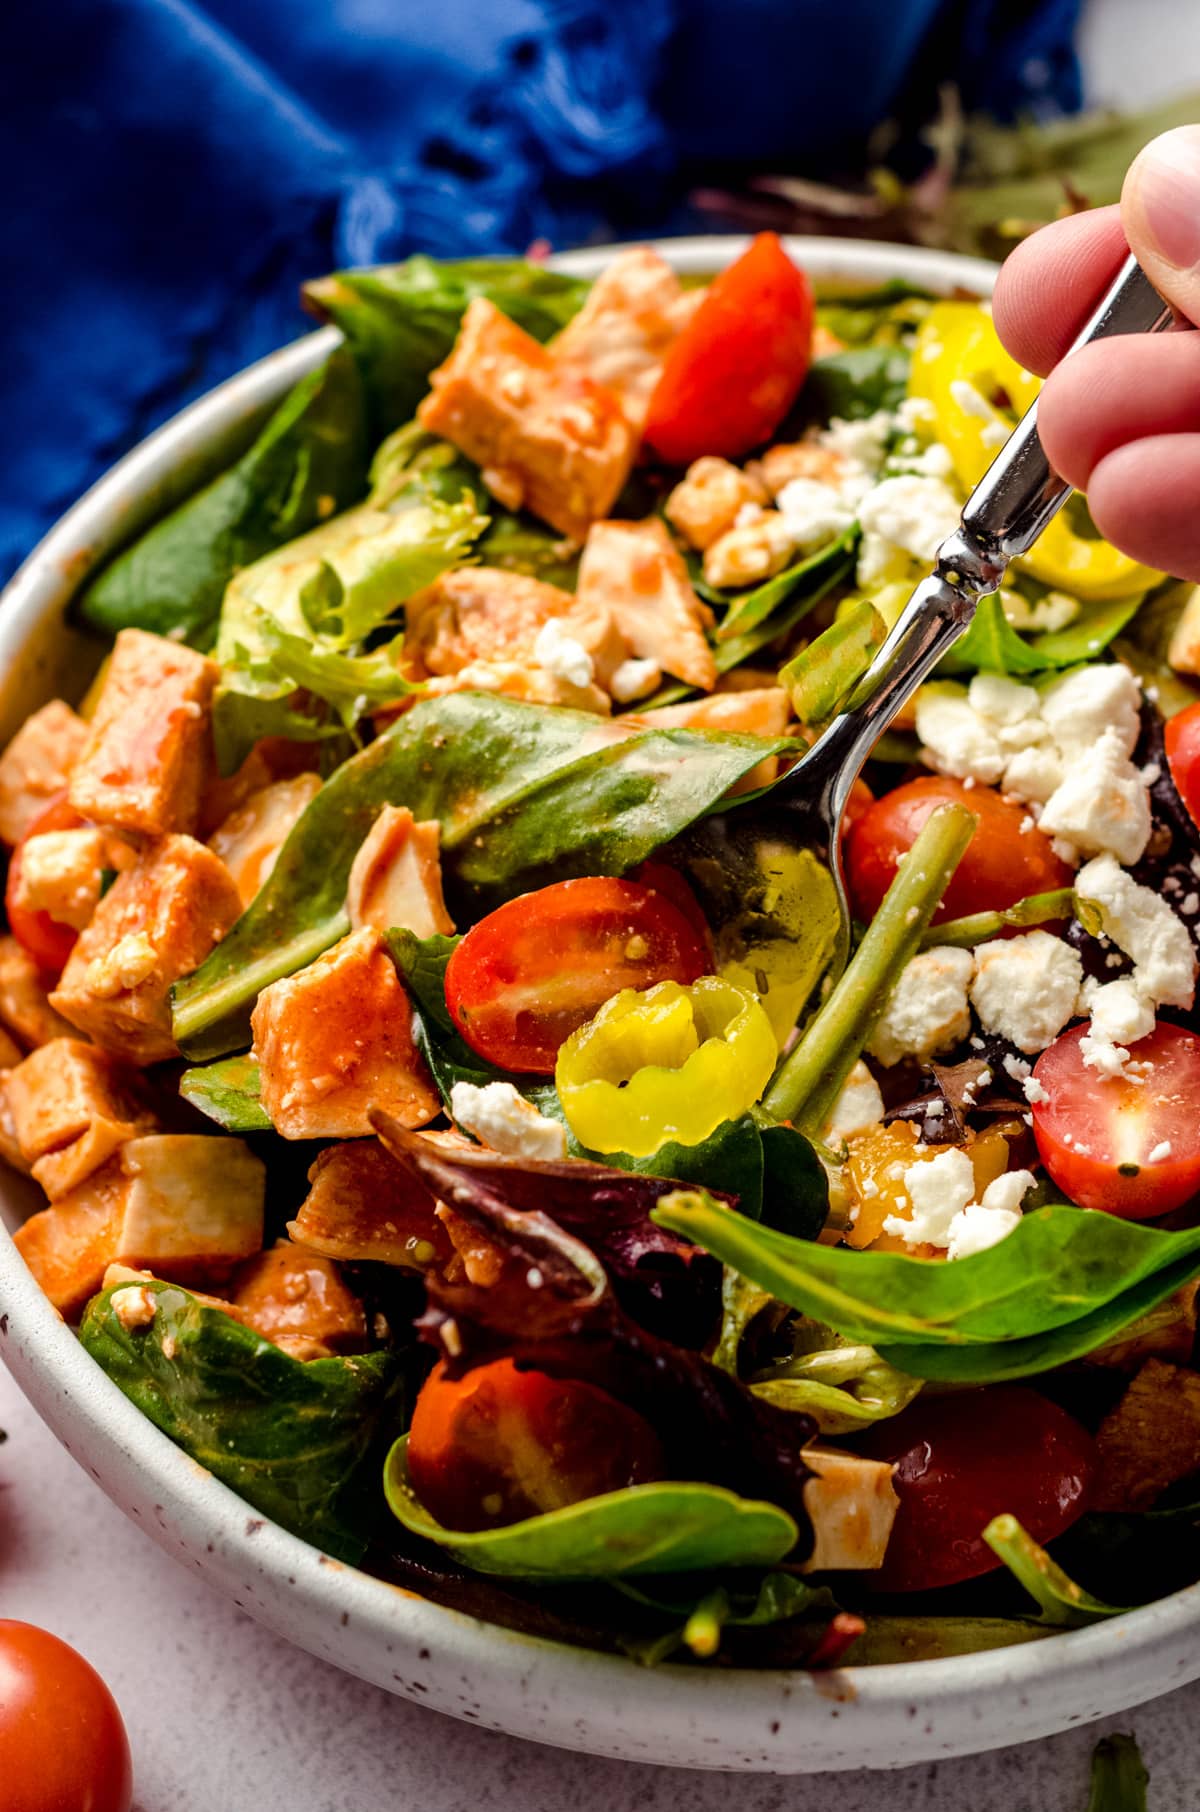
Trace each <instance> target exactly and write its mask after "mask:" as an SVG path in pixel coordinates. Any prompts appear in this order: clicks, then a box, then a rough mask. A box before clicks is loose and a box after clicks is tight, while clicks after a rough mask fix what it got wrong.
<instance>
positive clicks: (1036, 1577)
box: [983, 1516, 1129, 1630]
mask: <svg viewBox="0 0 1200 1812" xmlns="http://www.w3.org/2000/svg"><path fill="white" fill-rule="evenodd" d="M983 1539H984V1541H985V1542H986V1543H987V1545H988V1547H989V1548H990V1549H991V1550H992V1553H993V1554H998V1555H999V1557H1000V1559H1001V1560H1002V1561H1003V1562H1004V1564H1005V1566H1006V1567H1007V1568H1008V1570H1009V1572H1010V1573H1011V1574H1012V1575H1013V1577H1014V1578H1015V1579H1016V1580H1017V1581H1018V1582H1019V1583H1020V1584H1021V1585H1023V1586H1024V1588H1025V1590H1026V1591H1027V1592H1028V1593H1029V1596H1030V1597H1031V1598H1033V1599H1034V1600H1035V1601H1036V1602H1037V1604H1038V1606H1039V1609H1038V1612H1037V1615H1036V1617H1035V1618H1034V1621H1035V1622H1037V1623H1049V1624H1052V1625H1053V1626H1054V1627H1055V1628H1056V1629H1066V1630H1070V1629H1082V1628H1083V1627H1084V1626H1085V1625H1086V1624H1089V1623H1102V1622H1104V1620H1105V1619H1106V1618H1108V1617H1123V1616H1124V1615H1125V1612H1126V1610H1127V1609H1128V1608H1129V1607H1128V1606H1127V1605H1126V1606H1120V1605H1113V1604H1104V1603H1103V1602H1102V1600H1100V1599H1099V1598H1093V1597H1092V1595H1091V1593H1090V1592H1085V1591H1084V1589H1083V1587H1082V1586H1078V1585H1076V1584H1075V1581H1074V1580H1073V1579H1070V1578H1069V1577H1068V1576H1067V1574H1066V1573H1064V1572H1063V1570H1062V1568H1061V1567H1060V1566H1059V1564H1058V1562H1057V1561H1055V1560H1052V1559H1051V1558H1050V1556H1049V1554H1047V1552H1046V1550H1045V1548H1042V1547H1039V1546H1038V1544H1037V1542H1035V1541H1034V1539H1033V1537H1032V1535H1030V1534H1029V1532H1028V1530H1027V1529H1023V1528H1022V1527H1021V1524H1020V1523H1019V1522H1018V1521H1017V1519H1016V1517H1015V1516H994V1517H993V1518H992V1520H991V1522H990V1523H989V1524H988V1526H987V1528H986V1529H985V1530H984V1531H983Z"/></svg>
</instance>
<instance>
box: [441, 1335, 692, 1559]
mask: <svg viewBox="0 0 1200 1812" xmlns="http://www.w3.org/2000/svg"><path fill="white" fill-rule="evenodd" d="M662 1469H663V1459H662V1448H661V1446H660V1444H659V1439H658V1436H657V1435H656V1434H655V1432H654V1430H653V1429H652V1428H651V1426H650V1424H649V1422H647V1421H646V1420H645V1418H644V1417H643V1416H640V1415H639V1414H638V1413H637V1411H636V1410H634V1409H630V1408H628V1406H627V1405H626V1404H624V1403H618V1401H617V1400H616V1398H615V1397H610V1396H609V1395H608V1393H607V1392H606V1391H602V1390H598V1389H597V1388H596V1386H595V1385H594V1384H583V1383H580V1382H579V1381H578V1380H576V1379H571V1378H562V1379H560V1378H548V1377H547V1376H546V1374H545V1373H544V1372H531V1371H518V1370H517V1368H516V1366H515V1365H514V1364H513V1362H512V1360H511V1359H497V1360H495V1361H494V1362H493V1363H492V1364H491V1365H481V1366H478V1367H477V1368H476V1369H475V1370H474V1371H471V1372H468V1373H467V1374H466V1376H465V1377H464V1378H459V1379H453V1378H448V1377H447V1376H446V1368H445V1366H444V1365H440V1364H439V1365H436V1366H435V1367H434V1368H433V1371H432V1372H431V1373H430V1374H429V1377H428V1378H427V1379H426V1381H425V1383H424V1385H423V1386H422V1388H421V1391H420V1394H419V1395H418V1397H417V1401H416V1406H415V1408H414V1410H413V1419H412V1427H411V1429H410V1430H409V1436H408V1476H409V1478H410V1480H411V1481H412V1487H413V1490H414V1491H415V1492H416V1494H417V1496H418V1497H419V1498H420V1500H421V1502H422V1503H423V1504H424V1506H425V1508H426V1509H427V1510H429V1511H431V1512H432V1514H433V1515H434V1516H435V1517H436V1518H437V1520H438V1521H439V1522H440V1523H441V1524H443V1526H444V1527H445V1528H447V1529H490V1528H495V1527H498V1526H499V1525H501V1524H504V1523H512V1522H517V1521H519V1520H520V1519H521V1518H523V1517H526V1516H537V1515H540V1514H541V1513H543V1512H544V1511H547V1510H560V1509H562V1508H563V1507H564V1506H565V1505H567V1504H576V1503H579V1502H580V1500H581V1499H583V1498H585V1497H596V1496H598V1495H599V1494H600V1493H601V1492H605V1491H617V1490H620V1489H621V1488H622V1487H623V1486H625V1485H642V1484H646V1483H647V1482H648V1481H650V1480H651V1479H657V1478H661V1476H662Z"/></svg>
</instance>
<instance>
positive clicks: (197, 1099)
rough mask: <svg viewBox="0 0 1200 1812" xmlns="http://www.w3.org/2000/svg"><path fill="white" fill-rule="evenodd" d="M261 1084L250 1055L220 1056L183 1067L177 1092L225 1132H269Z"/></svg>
mask: <svg viewBox="0 0 1200 1812" xmlns="http://www.w3.org/2000/svg"><path fill="white" fill-rule="evenodd" d="M261 1083H262V1078H261V1076H260V1075H259V1069H258V1064H257V1063H256V1061H255V1060H254V1058H253V1057H248V1056H246V1057H223V1058H221V1059H220V1060H219V1061H218V1062H217V1063H206V1064H204V1065H203V1066H202V1067H201V1068H199V1069H190V1070H184V1072H183V1075H182V1076H181V1077H180V1078H179V1092H180V1094H181V1095H182V1096H183V1098H184V1100H185V1101H190V1102H191V1104H192V1106H193V1107H195V1108H199V1110H200V1112H201V1113H202V1114H207V1115H208V1117H209V1119H210V1120H215V1121H216V1122H217V1125H218V1126H223V1127H224V1128H225V1130H226V1131H227V1132H237V1133H247V1132H270V1131H271V1122H270V1120H269V1119H268V1117H267V1112H266V1109H265V1108H264V1107H263V1104H262V1101H261V1099H260V1088H261Z"/></svg>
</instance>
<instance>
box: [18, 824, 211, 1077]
mask: <svg viewBox="0 0 1200 1812" xmlns="http://www.w3.org/2000/svg"><path fill="white" fill-rule="evenodd" d="M240 912H241V901H240V899H239V898H238V891H237V888H236V887H235V886H234V883H233V877H232V875H231V874H230V873H229V870H228V869H227V868H226V867H225V864H224V863H223V862H222V861H221V860H220V859H219V858H218V857H217V856H214V855H213V853H212V851H211V850H208V849H205V847H204V845H203V844H202V843H196V842H194V841H193V839H192V838H191V837H174V836H173V837H163V838H161V839H160V840H159V841H158V842H157V843H153V844H151V845H150V847H149V848H148V849H147V850H146V852H145V853H144V854H143V855H142V856H141V857H139V859H138V860H137V861H136V862H135V864H134V866H133V867H132V868H128V869H126V871H125V873H124V874H122V875H119V876H118V877H117V879H116V880H115V881H114V882H113V884H112V886H111V887H110V888H109V890H108V892H107V893H106V894H105V896H104V898H103V899H102V900H101V902H100V904H99V906H98V907H97V908H96V912H95V915H94V917H93V918H92V921H91V923H90V924H89V925H88V927H87V929H86V930H85V931H84V932H82V934H81V935H80V938H79V941H78V943H77V944H76V945H75V948H74V950H73V951H72V952H71V955H70V957H69V958H68V960H67V966H66V968H65V969H64V970H63V972H62V976H61V978H60V979H59V983H58V986H57V988H56V989H55V990H54V992H53V994H52V995H51V996H50V1003H51V1005H52V1006H53V1007H55V1008H56V1009H57V1010H58V1012H60V1013H62V1014H63V1015H64V1016H65V1017H66V1018H67V1019H69V1020H70V1021H71V1023H72V1025H75V1026H78V1027H79V1029H80V1030H81V1031H84V1032H87V1033H89V1034H90V1035H91V1037H93V1038H94V1039H95V1040H96V1042H97V1044H102V1045H104V1046H105V1048H106V1049H108V1050H111V1051H116V1052H118V1053H119V1054H120V1055H122V1056H125V1057H128V1058H130V1059H131V1060H132V1061H133V1062H134V1063H142V1064H144V1063H158V1062H161V1061H162V1060H163V1059H165V1058H168V1057H174V1056H176V1055H177V1054H178V1052H177V1048H176V1045H175V1040H174V1038H173V1037H172V1036H171V1007H170V989H171V984H172V982H174V981H177V980H178V978H179V977H180V976H181V975H189V974H190V973H191V971H192V970H193V969H195V968H198V967H199V965H200V963H202V962H203V960H204V958H205V957H206V956H208V955H209V953H210V952H211V950H212V947H213V945H214V944H215V943H217V942H218V940H219V939H220V938H222V937H223V936H224V935H225V933H226V932H227V931H228V930H229V927H230V926H231V925H232V924H233V922H234V920H235V919H236V918H237V917H238V915H239V913H240Z"/></svg>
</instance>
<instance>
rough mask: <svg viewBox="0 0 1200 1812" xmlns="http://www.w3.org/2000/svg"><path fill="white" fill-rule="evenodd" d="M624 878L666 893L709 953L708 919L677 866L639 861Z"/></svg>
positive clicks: (710, 936)
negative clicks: (700, 938)
mask: <svg viewBox="0 0 1200 1812" xmlns="http://www.w3.org/2000/svg"><path fill="white" fill-rule="evenodd" d="M626 878H627V879H628V880H630V881H637V882H638V883H640V885H641V886H642V887H651V888H653V890H654V892H655V893H663V894H666V896H667V898H668V900H670V902H671V904H672V906H678V908H679V910H680V912H682V914H683V916H684V918H685V919H686V920H687V922H688V924H689V925H690V926H691V927H692V929H693V930H694V931H695V932H696V934H697V936H698V937H702V938H703V939H704V948H705V949H706V950H707V951H709V952H710V954H711V952H712V947H713V941H712V932H711V930H710V929H709V924H708V920H707V919H706V918H705V916H704V914H703V912H702V911H701V910H700V902H699V900H698V899H697V898H696V896H695V894H694V893H693V892H692V890H691V888H690V887H689V886H688V884H687V882H686V881H685V880H684V878H683V876H682V875H681V874H680V872H679V870H678V869H677V868H672V867H671V864H670V863H669V862H639V863H638V865H637V867H636V868H633V869H631V870H630V871H629V874H628V876H627V877H626Z"/></svg>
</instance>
